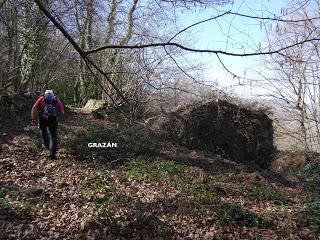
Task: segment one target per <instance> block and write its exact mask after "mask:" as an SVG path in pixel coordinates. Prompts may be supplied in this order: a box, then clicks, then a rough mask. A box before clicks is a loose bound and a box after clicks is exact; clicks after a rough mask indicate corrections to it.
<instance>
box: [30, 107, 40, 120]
mask: <svg viewBox="0 0 320 240" xmlns="http://www.w3.org/2000/svg"><path fill="white" fill-rule="evenodd" d="M37 110H38V106H37V103H35V104H34V105H33V107H32V109H31V120H32V121H35V120H36V119H37Z"/></svg>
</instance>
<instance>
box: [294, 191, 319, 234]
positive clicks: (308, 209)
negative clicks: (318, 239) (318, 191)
mask: <svg viewBox="0 0 320 240" xmlns="http://www.w3.org/2000/svg"><path fill="white" fill-rule="evenodd" d="M301 213H302V215H303V216H304V217H303V218H301ZM299 216H300V217H299ZM297 217H299V218H300V219H303V220H302V221H301V225H302V226H304V227H308V228H310V229H312V230H313V231H316V232H319V231H320V198H319V197H317V198H314V199H312V200H311V201H308V202H307V203H305V205H304V208H303V210H302V211H298V212H297Z"/></svg>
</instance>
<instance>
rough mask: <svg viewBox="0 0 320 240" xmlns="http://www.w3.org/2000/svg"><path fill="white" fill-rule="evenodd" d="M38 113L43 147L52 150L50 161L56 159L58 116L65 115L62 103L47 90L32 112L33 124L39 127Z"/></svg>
mask: <svg viewBox="0 0 320 240" xmlns="http://www.w3.org/2000/svg"><path fill="white" fill-rule="evenodd" d="M37 111H38V112H39V128H40V132H41V136H42V142H43V144H42V146H43V147H45V148H47V149H49V150H50V159H52V160H54V159H56V151H57V137H58V136H57V130H58V116H62V115H64V109H63V105H62V102H61V101H60V99H58V98H57V96H55V95H54V93H53V91H52V90H46V91H45V93H44V95H43V96H41V97H39V98H38V100H37V101H36V103H35V104H34V105H33V107H32V110H31V123H32V125H33V126H37V121H36V118H37Z"/></svg>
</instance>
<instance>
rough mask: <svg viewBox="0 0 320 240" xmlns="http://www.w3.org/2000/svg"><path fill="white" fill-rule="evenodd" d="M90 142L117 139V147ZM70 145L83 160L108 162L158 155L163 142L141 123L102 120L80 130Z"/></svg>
mask: <svg viewBox="0 0 320 240" xmlns="http://www.w3.org/2000/svg"><path fill="white" fill-rule="evenodd" d="M89 143H106V146H108V143H110V144H112V143H115V144H116V147H114V146H115V145H113V147H99V148H96V147H89V146H88V144H89ZM67 148H68V150H69V151H70V152H71V153H72V154H74V155H76V156H77V159H79V160H89V161H92V160H93V161H99V162H100V163H108V162H110V161H114V160H119V159H122V158H132V157H136V156H140V155H157V154H159V151H160V149H161V144H160V140H159V138H158V136H157V134H156V133H155V132H153V131H152V130H151V129H149V128H147V127H146V126H144V125H142V124H140V123H135V124H131V125H128V124H126V125H125V126H124V125H122V124H114V123H113V124H107V123H105V124H103V123H100V124H99V126H97V125H94V126H93V125H91V126H89V127H87V128H85V129H82V130H78V131H76V132H75V133H74V134H73V136H71V138H70V139H69V141H68V143H67Z"/></svg>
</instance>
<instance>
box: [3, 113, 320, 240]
mask: <svg viewBox="0 0 320 240" xmlns="http://www.w3.org/2000/svg"><path fill="white" fill-rule="evenodd" d="M96 121H98V120H95V119H93V118H92V117H91V115H90V114H88V113H85V112H84V111H82V110H81V109H73V110H72V111H68V112H67V115H66V118H65V119H62V121H61V122H60V124H59V138H60V144H59V146H60V148H59V150H58V154H57V157H58V159H57V160H55V161H52V160H49V159H48V152H47V150H45V149H42V148H40V135H39V134H38V129H33V128H31V127H29V126H26V125H25V126H22V125H21V126H19V127H17V129H15V130H14V131H12V134H11V133H9V131H10V129H6V131H8V132H7V133H4V132H3V133H2V136H3V138H2V145H1V150H0V190H1V191H0V207H1V208H0V239H172V238H173V239H319V238H318V230H319V228H318V227H319V226H317V225H316V226H315V227H314V224H318V223H317V222H316V223H314V222H312V223H311V225H310V223H309V222H308V223H305V222H302V221H304V220H305V217H303V216H304V215H303V214H305V212H304V210H305V207H306V206H309V205H306V204H309V202H308V201H309V200H308V199H311V196H312V191H309V190H306V189H305V188H304V187H303V186H300V185H296V186H291V187H290V186H286V184H284V183H283V181H278V180H277V179H275V178H273V177H270V176H269V177H268V174H267V173H265V172H259V171H256V170H250V171H249V170H248V169H246V168H245V167H243V166H241V165H239V164H234V163H232V162H230V161H227V160H223V159H220V158H217V159H213V158H212V159H211V158H210V157H207V156H204V155H202V154H201V153H198V152H195V151H189V150H186V149H179V148H176V147H171V148H169V149H167V150H166V151H163V152H162V154H165V156H166V158H169V159H178V158H179V159H180V158H181V155H183V157H182V158H183V159H188V161H189V162H192V163H191V164H189V165H185V164H181V162H179V161H176V160H172V161H164V162H163V161H158V160H154V161H152V162H151V163H150V164H148V165H146V164H144V163H145V161H144V160H143V161H141V162H138V160H137V163H130V164H127V165H123V166H117V167H112V168H110V167H108V166H105V165H101V164H97V163H91V162H84V161H78V160H77V158H76V156H74V155H72V154H70V153H69V152H68V151H67V149H66V145H67V143H68V140H69V138H70V137H72V135H73V133H74V132H75V131H76V130H78V129H83V128H84V127H85V126H86V125H87V124H88V123H91V124H95V122H96ZM137 159H139V158H137ZM157 159H158V158H157ZM269 175H270V174H269ZM317 206H318V205H317ZM316 210H317V209H316ZM310 211H311V210H310ZM310 214H313V213H310ZM311 220H312V219H311ZM311 220H310V221H311ZM308 224H309V225H310V226H309V225H308ZM312 224H313V225H312ZM314 229H315V230H314Z"/></svg>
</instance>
